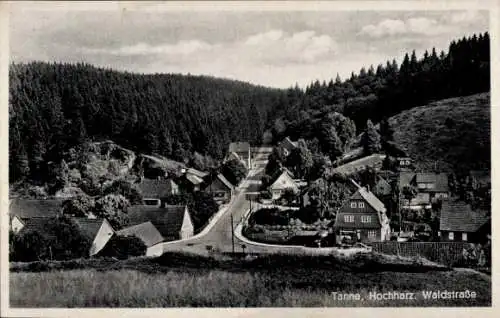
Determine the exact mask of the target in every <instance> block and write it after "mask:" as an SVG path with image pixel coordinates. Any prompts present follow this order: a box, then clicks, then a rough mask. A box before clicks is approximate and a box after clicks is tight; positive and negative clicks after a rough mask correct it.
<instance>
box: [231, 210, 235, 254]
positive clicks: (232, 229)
mask: <svg viewBox="0 0 500 318" xmlns="http://www.w3.org/2000/svg"><path fill="white" fill-rule="evenodd" d="M231 244H232V247H233V249H232V250H233V254H234V222H233V214H232V213H231Z"/></svg>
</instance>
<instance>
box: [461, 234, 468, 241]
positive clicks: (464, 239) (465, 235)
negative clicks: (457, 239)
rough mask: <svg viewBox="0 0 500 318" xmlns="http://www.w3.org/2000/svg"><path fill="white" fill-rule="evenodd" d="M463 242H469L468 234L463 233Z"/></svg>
mask: <svg viewBox="0 0 500 318" xmlns="http://www.w3.org/2000/svg"><path fill="white" fill-rule="evenodd" d="M462 241H467V233H462Z"/></svg>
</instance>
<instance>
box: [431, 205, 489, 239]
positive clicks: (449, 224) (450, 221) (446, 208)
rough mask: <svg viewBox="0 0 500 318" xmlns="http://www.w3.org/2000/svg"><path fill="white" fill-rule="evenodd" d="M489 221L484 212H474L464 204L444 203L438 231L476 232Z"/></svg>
mask: <svg viewBox="0 0 500 318" xmlns="http://www.w3.org/2000/svg"><path fill="white" fill-rule="evenodd" d="M489 219H490V217H489V216H488V213H487V212H486V211H474V210H472V208H471V206H470V205H468V204H466V203H465V202H461V201H455V202H448V201H444V202H443V206H442V208H441V216H440V219H439V229H440V230H441V231H456V232H476V231H477V230H478V229H479V228H480V227H481V226H482V225H483V224H485V223H486V222H487V221H488V220H489Z"/></svg>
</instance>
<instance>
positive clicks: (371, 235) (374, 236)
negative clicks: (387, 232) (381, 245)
mask: <svg viewBox="0 0 500 318" xmlns="http://www.w3.org/2000/svg"><path fill="white" fill-rule="evenodd" d="M376 237H377V231H375V230H370V231H368V238H371V239H374V238H376Z"/></svg>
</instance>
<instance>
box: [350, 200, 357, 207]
mask: <svg viewBox="0 0 500 318" xmlns="http://www.w3.org/2000/svg"><path fill="white" fill-rule="evenodd" d="M356 206H357V205H356V202H354V201H351V208H353V209H355V208H356Z"/></svg>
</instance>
